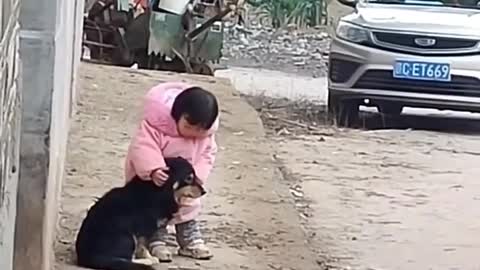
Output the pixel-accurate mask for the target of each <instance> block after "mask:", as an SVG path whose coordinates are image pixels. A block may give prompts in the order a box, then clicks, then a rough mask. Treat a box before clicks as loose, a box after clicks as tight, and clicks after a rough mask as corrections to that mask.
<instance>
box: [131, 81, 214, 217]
mask: <svg viewBox="0 0 480 270" xmlns="http://www.w3.org/2000/svg"><path fill="white" fill-rule="evenodd" d="M189 87H191V86H190V85H188V84H185V83H181V82H172V83H161V84H159V85H157V86H155V87H153V88H152V89H150V90H149V92H148V93H147V94H146V96H145V101H144V112H143V119H142V121H141V123H140V126H139V127H138V129H137V132H136V134H135V135H134V137H133V139H132V142H131V144H130V147H129V149H128V154H127V159H126V164H125V176H126V180H127V181H129V180H131V179H132V178H133V177H134V176H135V175H138V176H139V177H140V178H142V179H144V180H151V178H150V175H151V173H152V171H153V170H155V169H158V168H162V167H165V161H164V158H165V157H178V156H181V157H183V158H186V159H188V160H189V161H190V162H191V163H192V164H193V167H194V168H195V172H196V174H197V177H198V178H199V179H200V181H201V182H202V184H204V183H205V181H206V180H207V179H208V176H209V174H210V171H211V170H212V167H213V163H214V161H215V154H216V152H217V145H216V142H215V135H214V134H215V132H216V131H217V129H218V123H219V120H218V118H217V120H216V121H215V123H214V124H213V126H212V128H211V129H210V130H209V133H208V134H209V135H208V137H205V138H199V139H186V138H183V137H180V135H179V134H178V132H177V125H176V123H175V120H174V119H173V118H172V117H171V115H170V111H171V108H172V105H173V101H174V100H175V98H176V97H177V95H178V94H179V93H181V92H182V91H183V90H185V89H187V88H189ZM200 208H201V204H200V199H196V200H191V201H189V202H188V203H185V204H184V205H181V206H180V210H179V211H178V213H177V214H176V215H175V217H174V219H173V220H172V221H171V222H170V223H171V224H178V223H183V222H186V221H190V220H193V219H195V218H196V217H197V216H198V214H199V212H200Z"/></svg>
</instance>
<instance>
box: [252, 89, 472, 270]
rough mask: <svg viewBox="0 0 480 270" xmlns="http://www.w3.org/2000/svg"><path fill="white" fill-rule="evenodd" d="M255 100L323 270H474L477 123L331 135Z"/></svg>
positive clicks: (411, 123)
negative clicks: (323, 265)
mask: <svg viewBox="0 0 480 270" xmlns="http://www.w3.org/2000/svg"><path fill="white" fill-rule="evenodd" d="M259 99H260V98H256V99H253V100H252V104H256V105H254V106H256V107H258V108H262V110H263V113H262V118H263V120H264V122H265V124H266V126H267V127H268V128H269V129H268V132H269V134H270V138H271V140H272V142H273V143H274V144H275V145H276V148H275V150H276V151H275V153H276V154H275V157H276V160H278V162H279V163H280V164H281V165H282V167H283V169H282V172H283V173H284V176H285V177H284V178H285V179H286V181H289V182H290V185H291V193H292V194H293V195H294V197H295V198H296V206H297V209H298V210H299V211H301V212H302V216H303V217H304V222H303V223H304V224H305V225H306V227H307V228H308V229H307V231H308V232H309V236H310V237H309V239H310V240H311V241H310V244H311V245H312V246H313V247H314V248H315V249H316V253H317V254H321V255H322V256H323V257H324V258H325V260H324V261H325V262H326V265H327V266H328V267H329V268H328V269H355V270H367V269H368V270H380V269H388V270H404V269H462V270H464V269H465V270H466V269H468V270H477V269H480V263H479V262H478V258H477V257H478V251H479V250H480V240H479V238H478V235H479V234H480V208H479V202H480V183H479V181H478V176H479V175H480V167H479V166H478V164H479V163H480V141H479V140H478V134H479V132H480V123H479V121H478V117H477V119H465V118H463V119H462V118H458V117H453V116H450V117H446V116H445V115H443V116H442V117H438V116H432V115H427V116H411V115H405V116H401V117H397V118H389V119H381V118H380V117H378V115H376V114H366V115H365V117H366V118H365V119H363V120H364V125H365V129H364V130H337V129H333V128H332V127H331V126H328V125H324V124H323V123H320V124H319V123H314V122H312V121H301V120H306V119H307V120H308V119H310V120H312V119H316V120H319V119H322V117H321V115H322V111H321V110H318V106H317V107H315V106H313V107H309V106H310V105H309V103H306V102H304V103H300V104H294V103H292V102H290V103H289V102H287V101H279V100H272V99H265V98H264V97H263V99H264V100H263V101H262V102H259ZM305 125H307V126H309V127H310V128H309V129H304V128H300V127H301V126H305ZM382 126H385V127H386V128H381V127H382Z"/></svg>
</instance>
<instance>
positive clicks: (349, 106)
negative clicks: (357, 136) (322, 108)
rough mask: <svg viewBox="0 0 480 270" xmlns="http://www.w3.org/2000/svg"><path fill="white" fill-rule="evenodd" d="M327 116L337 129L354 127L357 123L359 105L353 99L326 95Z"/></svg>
mask: <svg viewBox="0 0 480 270" xmlns="http://www.w3.org/2000/svg"><path fill="white" fill-rule="evenodd" d="M327 106H328V114H329V116H330V118H331V119H333V120H334V121H335V124H336V125H337V126H339V127H354V126H355V124H357V123H358V121H359V113H360V108H359V106H360V104H359V102H358V101H357V100H354V99H341V98H339V97H338V96H336V95H333V94H331V93H329V95H328V104H327Z"/></svg>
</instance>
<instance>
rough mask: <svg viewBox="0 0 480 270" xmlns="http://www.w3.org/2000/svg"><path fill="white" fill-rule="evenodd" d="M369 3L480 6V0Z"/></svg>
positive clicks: (370, 0) (379, 1)
mask: <svg viewBox="0 0 480 270" xmlns="http://www.w3.org/2000/svg"><path fill="white" fill-rule="evenodd" d="M365 2H367V3H375V4H395V5H414V6H447V7H457V8H474V9H479V8H480V0H443V1H438V0H437V1H435V0H365Z"/></svg>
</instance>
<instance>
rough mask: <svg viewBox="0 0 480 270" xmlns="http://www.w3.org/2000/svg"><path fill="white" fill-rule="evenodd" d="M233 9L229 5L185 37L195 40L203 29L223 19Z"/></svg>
mask: <svg viewBox="0 0 480 270" xmlns="http://www.w3.org/2000/svg"><path fill="white" fill-rule="evenodd" d="M231 11H232V9H231V8H230V6H227V7H226V8H225V9H224V10H222V11H221V12H219V13H218V14H217V15H215V16H212V17H211V18H210V19H208V20H207V21H205V22H204V23H203V24H201V25H200V26H199V27H197V28H195V29H193V30H192V31H190V32H188V33H187V34H186V35H185V37H186V38H187V40H193V39H195V38H196V37H197V36H198V35H200V34H201V33H202V32H203V31H205V30H206V29H207V28H209V27H210V26H212V25H213V24H214V23H215V22H216V21H219V20H221V19H222V18H223V17H225V16H227V14H228V13H230V12H231Z"/></svg>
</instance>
